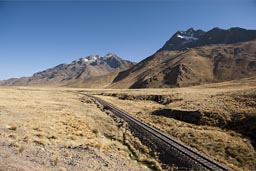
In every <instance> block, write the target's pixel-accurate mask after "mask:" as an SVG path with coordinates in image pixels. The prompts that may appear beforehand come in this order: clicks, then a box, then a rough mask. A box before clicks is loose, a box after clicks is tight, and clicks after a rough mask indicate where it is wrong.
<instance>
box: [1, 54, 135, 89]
mask: <svg viewBox="0 0 256 171" xmlns="http://www.w3.org/2000/svg"><path fill="white" fill-rule="evenodd" d="M134 64H135V63H134V62H131V61H128V60H123V59H122V58H120V57H119V56H117V55H116V54H113V53H108V54H106V55H105V56H99V55H90V56H87V57H83V58H79V59H77V60H74V61H72V62H71V63H70V64H66V63H63V64H59V65H57V66H55V67H52V68H49V69H46V70H44V71H40V72H37V73H35V74H33V75H32V76H31V77H21V78H11V79H8V80H3V81H1V82H0V85H7V86H8V85H15V86H27V85H56V86H65V85H66V84H69V82H74V81H78V80H87V79H89V78H91V77H98V76H103V75H107V74H109V73H111V72H114V71H121V70H124V69H127V68H129V67H131V66H133V65H134Z"/></svg>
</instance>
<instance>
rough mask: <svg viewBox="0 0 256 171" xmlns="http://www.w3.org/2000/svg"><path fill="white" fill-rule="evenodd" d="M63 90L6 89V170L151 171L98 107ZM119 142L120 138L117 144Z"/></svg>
mask: <svg viewBox="0 0 256 171" xmlns="http://www.w3.org/2000/svg"><path fill="white" fill-rule="evenodd" d="M81 98H82V96H81V95H79V94H78V93H77V92H75V91H73V90H72V89H64V88H63V89H62V88H22V87H21V88H19V87H16V88H15V87H12V88H10V87H5V88H0V152H1V153H0V170H1V169H2V170H8V169H9V170H12V169H13V170H15V169H20V170H61V169H62V170H63V169H64V170H147V168H146V167H145V166H141V165H139V164H138V163H136V161H134V160H132V159H131V158H130V156H129V148H128V147H127V146H125V145H123V144H122V142H121V141H117V140H114V139H110V138H109V137H118V134H121V132H120V130H118V127H117V126H116V124H115V122H114V121H113V120H112V118H111V117H109V116H108V115H106V113H104V112H102V111H101V110H100V109H98V108H97V106H96V105H95V104H94V103H90V101H87V102H85V103H82V102H81ZM116 139H117V138H116Z"/></svg>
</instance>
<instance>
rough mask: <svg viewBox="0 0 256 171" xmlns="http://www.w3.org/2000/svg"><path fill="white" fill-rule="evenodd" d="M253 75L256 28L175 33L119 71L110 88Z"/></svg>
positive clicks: (179, 84) (180, 84)
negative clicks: (151, 52)
mask: <svg viewBox="0 0 256 171" xmlns="http://www.w3.org/2000/svg"><path fill="white" fill-rule="evenodd" d="M255 75H256V30H246V29H241V28H231V29H229V30H223V29H219V28H214V29H212V30H210V31H208V32H204V31H202V30H194V29H189V30H187V31H178V32H176V33H175V34H174V35H173V36H172V37H171V39H170V40H168V41H167V43H166V44H165V45H164V46H163V47H162V48H161V49H160V50H158V51H157V52H156V53H155V54H153V55H152V56H150V57H148V58H146V59H144V60H143V61H141V62H139V63H138V64H136V65H135V66H133V67H132V68H130V69H128V70H126V71H123V72H120V73H119V74H118V75H117V77H116V78H115V79H114V81H113V84H112V88H162V87H184V86H191V85H198V84H204V83H210V82H221V81H227V80H236V79H241V78H245V77H251V76H255Z"/></svg>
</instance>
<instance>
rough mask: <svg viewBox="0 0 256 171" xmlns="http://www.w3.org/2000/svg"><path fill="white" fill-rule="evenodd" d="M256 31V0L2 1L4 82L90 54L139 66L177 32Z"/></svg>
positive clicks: (1, 67)
mask: <svg viewBox="0 0 256 171" xmlns="http://www.w3.org/2000/svg"><path fill="white" fill-rule="evenodd" d="M234 26H238V27H243V28H247V29H256V1H255V0H169V1H167V0H138V1H135V0H130V1H128V0H115V1H108V0H102V1H97V0H96V1H86V0H84V1H82V0H80V1H68V0H65V1H61V0H57V1H50V0H47V1H0V79H7V78H10V77H21V76H30V75H32V74H33V73H35V72H38V71H42V70H44V69H47V68H50V67H53V66H55V65H58V64H60V63H70V62H71V61H73V60H75V59H78V58H80V57H85V56H88V55H90V54H99V55H102V56H103V55H105V54H106V53H108V52H112V53H116V54H117V55H119V56H120V57H122V58H124V59H128V60H132V61H136V62H139V61H140V60H142V59H144V58H146V57H148V56H149V55H151V54H153V53H154V52H155V51H157V50H158V49H159V48H160V47H161V46H162V45H163V44H164V43H165V42H166V41H167V40H168V39H169V38H170V37H171V36H172V34H174V33H175V32H176V31H177V30H187V29H188V28H190V27H193V28H195V29H203V30H209V29H211V28H213V27H221V28H225V29H227V28H230V27H234Z"/></svg>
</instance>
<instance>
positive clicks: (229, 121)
mask: <svg viewBox="0 0 256 171" xmlns="http://www.w3.org/2000/svg"><path fill="white" fill-rule="evenodd" d="M86 91H87V93H91V94H98V96H99V97H101V98H103V99H105V100H106V101H109V102H110V103H112V104H115V105H116V106H118V107H120V108H122V109H124V110H126V111H128V112H129V113H131V114H132V115H134V116H136V117H138V118H140V119H142V120H143V121H145V122H147V123H148V124H150V125H152V126H154V127H156V128H158V129H160V130H162V131H164V132H166V133H168V134H170V135H171V136H173V137H176V138H177V139H179V140H180V141H182V142H184V143H185V144H188V145H190V146H192V147H194V148H196V149H198V150H199V151H201V152H203V153H205V154H206V155H208V156H210V157H212V158H214V159H216V160H218V161H220V162H222V163H225V164H227V165H228V166H230V167H232V168H234V169H235V170H255V169H256V152H255V146H254V147H253V144H254V145H255V140H256V139H255V131H256V119H255V118H256V112H255V111H256V79H255V78H251V79H243V80H239V81H231V82H224V83H216V84H207V85H203V86H195V87H190V88H174V89H140V90H139V89H137V90H104V91H103V90H86ZM103 92H104V93H103ZM124 95H125V96H124ZM147 95H148V96H151V95H163V96H166V97H168V98H170V99H171V100H170V103H167V104H161V103H159V102H156V101H151V100H143V97H144V96H145V97H147ZM124 97H125V98H124ZM136 97H138V99H136ZM170 109H171V110H170ZM166 110H167V111H169V112H170V113H169V114H168V113H167V114H165V115H164V114H163V113H164V111H166ZM173 110H174V111H178V113H181V114H183V113H184V114H183V118H179V117H178V118H177V116H176V117H175V116H172V115H171V114H172V113H171V111H173ZM154 112H157V114H154ZM186 112H192V113H193V112H194V113H196V114H199V115H200V119H198V121H197V122H194V123H193V122H191V121H193V120H194V119H195V118H193V116H189V115H190V113H186ZM184 116H185V117H184ZM186 117H187V119H186Z"/></svg>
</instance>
